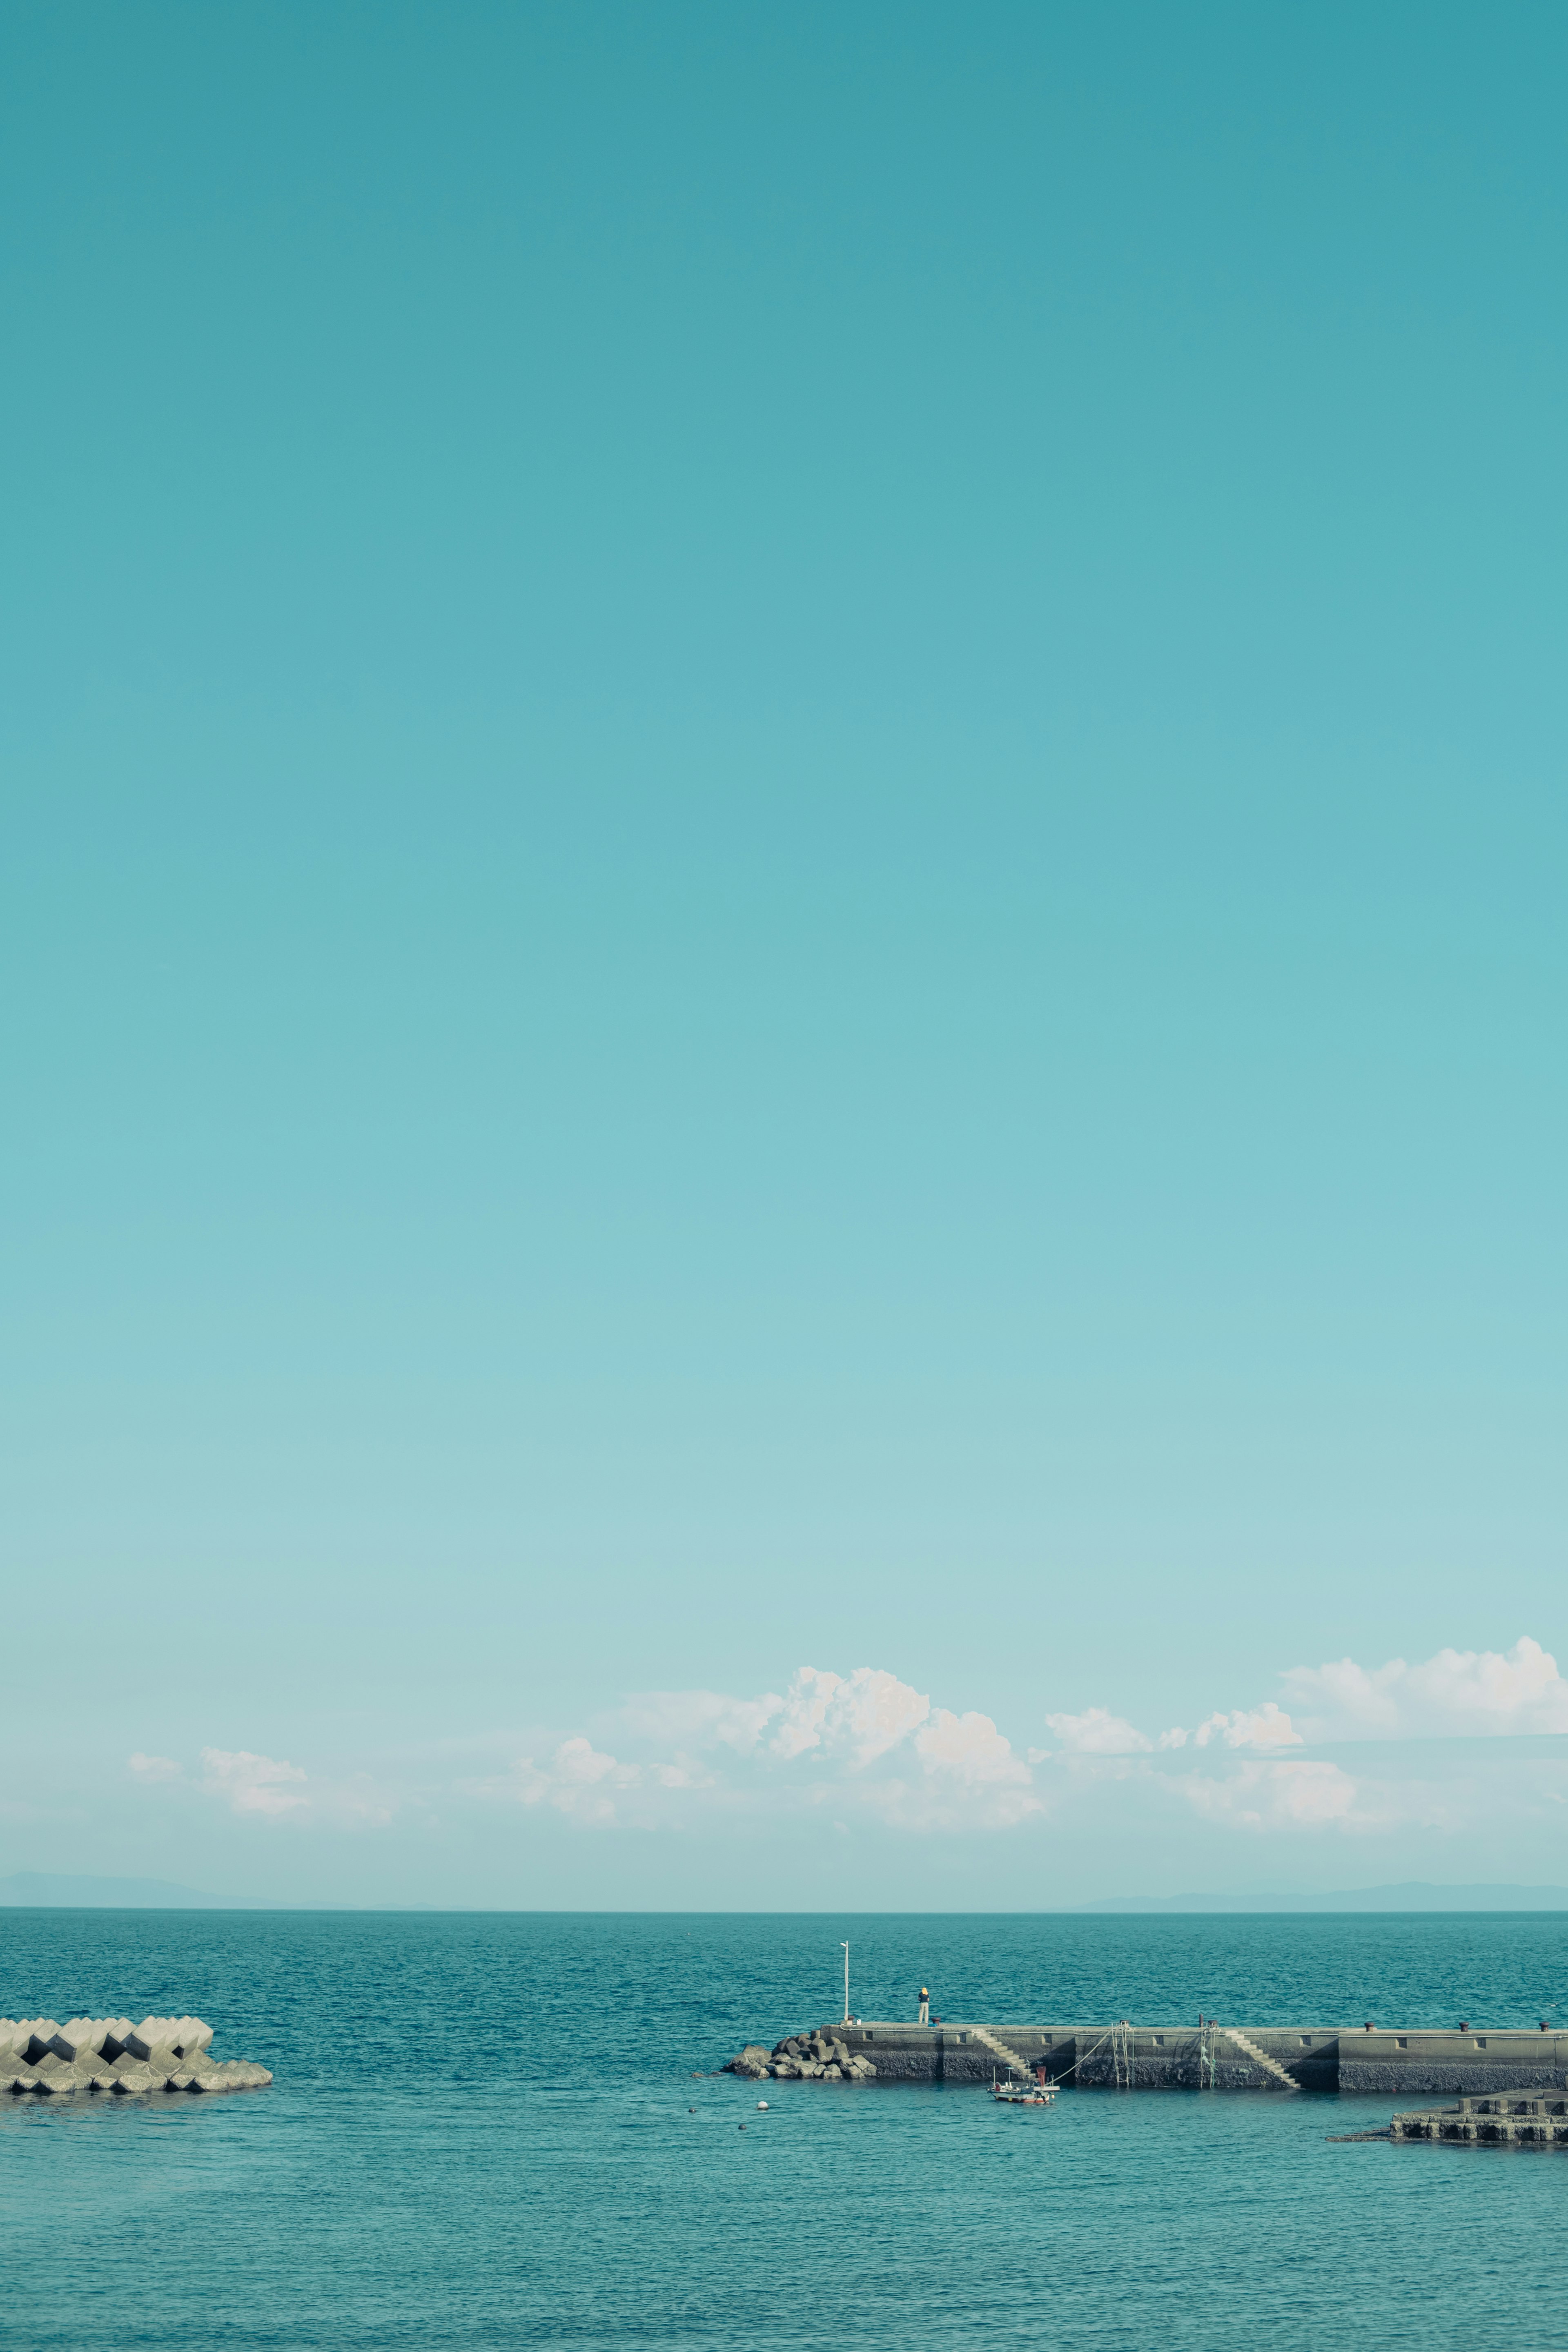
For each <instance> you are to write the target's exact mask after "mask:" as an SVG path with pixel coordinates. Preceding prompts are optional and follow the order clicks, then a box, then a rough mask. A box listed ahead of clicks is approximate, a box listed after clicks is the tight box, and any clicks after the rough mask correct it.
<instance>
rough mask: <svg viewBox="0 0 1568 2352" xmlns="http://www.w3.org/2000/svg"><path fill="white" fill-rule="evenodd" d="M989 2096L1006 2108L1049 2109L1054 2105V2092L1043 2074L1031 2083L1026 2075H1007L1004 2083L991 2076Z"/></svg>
mask: <svg viewBox="0 0 1568 2352" xmlns="http://www.w3.org/2000/svg"><path fill="white" fill-rule="evenodd" d="M991 2095H992V2097H993V2098H994V2099H999V2100H1000V2101H1001V2102H1002V2104H1003V2105H1004V2106H1008V2107H1049V2106H1053V2105H1055V2104H1056V2092H1055V2090H1054V2088H1053V2087H1052V2085H1051V2084H1049V2083H1047V2081H1046V2079H1045V2076H1044V2074H1040V2075H1038V2076H1037V2077H1036V2078H1035V2079H1034V2080H1032V2081H1031V2079H1030V2077H1029V2076H1028V2075H1027V2074H1009V2075H1008V2077H1007V2079H1006V2081H1005V2083H1004V2082H1001V2081H999V2080H998V2079H997V2076H996V2074H995V2072H994V2071H993V2073H992V2076H991Z"/></svg>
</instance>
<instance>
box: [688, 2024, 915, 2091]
mask: <svg viewBox="0 0 1568 2352" xmlns="http://www.w3.org/2000/svg"><path fill="white" fill-rule="evenodd" d="M723 2071H724V2072H725V2073H726V2074H744V2075H745V2076H746V2077H747V2079H748V2080H749V2081H751V2082H753V2083H760V2082H762V2081H763V2078H764V2076H766V2077H768V2078H770V2079H771V2080H772V2081H773V2082H775V2083H790V2082H800V2083H868V2082H870V2081H871V2079H872V2077H873V2076H874V2075H875V2074H876V2072H877V2069H876V2067H875V2066H874V2065H873V2064H872V2063H871V2061H870V2060H869V2059H868V2058H866V2057H863V2056H861V2055H859V2054H858V2053H855V2052H853V2051H851V2049H850V2048H849V2045H848V2043H847V2042H846V2041H845V2039H844V2036H843V2030H842V2028H840V2027H837V2026H818V2027H817V2028H816V2031H815V2032H810V2033H792V2034H789V2035H787V2036H786V2038H785V2039H784V2041H783V2042H775V2043H774V2044H773V2048H772V2049H771V2050H765V2049H764V2048H763V2045H762V2043H761V2042H747V2044H746V2046H745V2048H744V2049H743V2050H742V2053H741V2054H740V2056H739V2057H738V2058H731V2061H730V2063H729V2064H728V2066H727V2067H725V2069H724V2070H723Z"/></svg>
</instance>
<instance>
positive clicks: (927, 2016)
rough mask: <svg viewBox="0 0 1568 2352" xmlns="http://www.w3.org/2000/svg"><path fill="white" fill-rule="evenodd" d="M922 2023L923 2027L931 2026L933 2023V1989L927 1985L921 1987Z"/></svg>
mask: <svg viewBox="0 0 1568 2352" xmlns="http://www.w3.org/2000/svg"><path fill="white" fill-rule="evenodd" d="M920 2021H921V2024H922V2025H929V2024H930V2023H931V1989H930V1987H929V1986H927V1985H921V2016H920Z"/></svg>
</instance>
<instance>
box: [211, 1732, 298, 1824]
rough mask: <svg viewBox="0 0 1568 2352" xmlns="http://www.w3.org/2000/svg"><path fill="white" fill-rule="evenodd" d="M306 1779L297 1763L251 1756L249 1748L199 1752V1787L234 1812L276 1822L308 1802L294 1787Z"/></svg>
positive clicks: (268, 1757) (215, 1749)
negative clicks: (222, 1801) (200, 1783)
mask: <svg viewBox="0 0 1568 2352" xmlns="http://www.w3.org/2000/svg"><path fill="white" fill-rule="evenodd" d="M306 1777H307V1776H306V1774H305V1773H304V1772H303V1771H302V1770H301V1769H300V1766H299V1765H298V1764H284V1763H280V1762H279V1759H277V1758H276V1757H274V1756H257V1755H253V1754H252V1753H251V1751H250V1749H249V1748H235V1749H232V1750H231V1749H228V1748H203V1749H202V1787H203V1788H204V1789H205V1790H206V1792H207V1793H208V1795H209V1796H215V1797H222V1798H224V1799H225V1800H226V1802H227V1803H228V1805H229V1806H230V1808H231V1809H232V1810H233V1811H235V1812H237V1813H259V1814H261V1815H262V1816H263V1817H264V1818H266V1819H268V1820H270V1821H278V1820H280V1819H281V1818H282V1816H283V1815H284V1814H286V1813H293V1812H298V1811H302V1810H303V1809H304V1808H305V1807H306V1806H308V1805H309V1804H310V1798H309V1797H302V1796H300V1793H299V1790H298V1788H297V1787H296V1786H295V1785H294V1784H295V1783H297V1782H299V1781H301V1780H305V1779H306Z"/></svg>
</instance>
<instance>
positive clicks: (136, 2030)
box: [0, 2017, 272, 2099]
mask: <svg viewBox="0 0 1568 2352" xmlns="http://www.w3.org/2000/svg"><path fill="white" fill-rule="evenodd" d="M212 2038H213V2030H212V2027H211V2026H210V2025H204V2024H203V2022H202V2021H201V2019H200V2018H199V2017H144V2018H143V2019H142V2022H141V2023H140V2024H139V2025H132V2022H131V2020H130V2019H129V2018H128V2017H70V2018H68V2019H67V2020H66V2022H65V2023H64V2024H63V2025H57V2024H56V2022H55V2021H54V2019H53V2018H52V2017H23V2018H12V2017H0V2095H4V2094H6V2093H9V2094H10V2095H12V2096H13V2097H18V2098H19V2097H22V2096H24V2095H29V2094H30V2095H33V2096H34V2097H37V2098H41V2099H58V2098H76V2097H82V2096H87V2097H90V2096H92V2095H94V2094H95V2093H96V2094H98V2095H105V2094H108V2095H118V2096H119V2097H121V2098H126V2097H129V2096H130V2095H132V2093H133V2092H138V2091H198V2092H207V2091H257V2090H260V2089H262V2088H263V2087H264V2085H265V2084H268V2083H270V2081H271V2080H272V2077H271V2075H270V2074H268V2071H267V2068H266V2067H265V2066H254V2065H252V2064H250V2063H248V2062H247V2060H245V2059H243V2058H230V2059H227V2060H223V2059H215V2058H214V2057H212V2056H211V2054H210V2051H211V2044H212Z"/></svg>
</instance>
